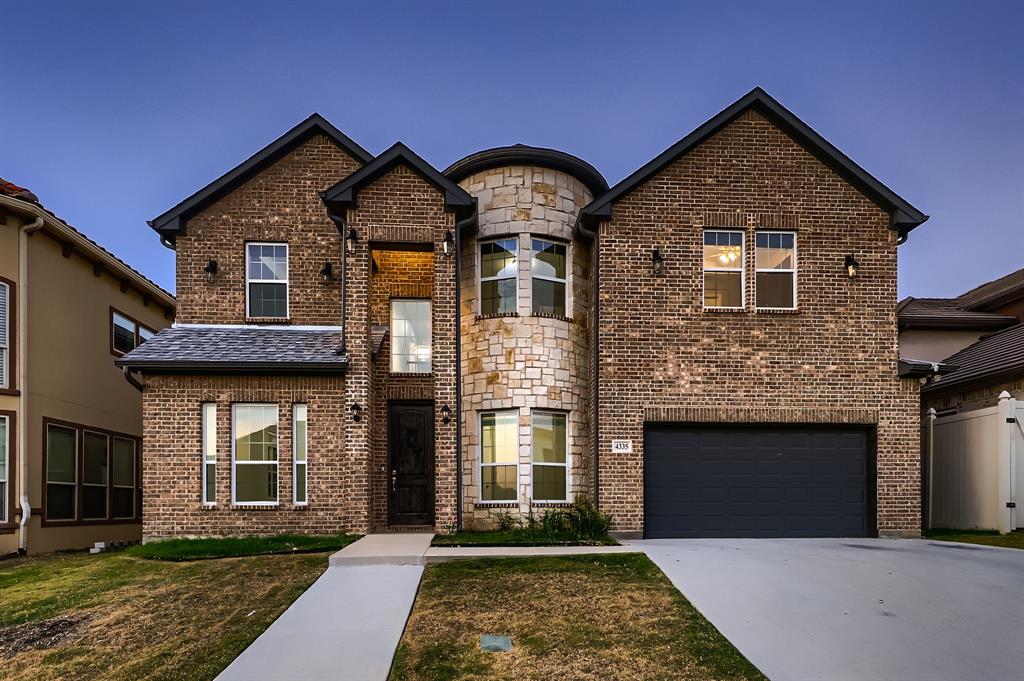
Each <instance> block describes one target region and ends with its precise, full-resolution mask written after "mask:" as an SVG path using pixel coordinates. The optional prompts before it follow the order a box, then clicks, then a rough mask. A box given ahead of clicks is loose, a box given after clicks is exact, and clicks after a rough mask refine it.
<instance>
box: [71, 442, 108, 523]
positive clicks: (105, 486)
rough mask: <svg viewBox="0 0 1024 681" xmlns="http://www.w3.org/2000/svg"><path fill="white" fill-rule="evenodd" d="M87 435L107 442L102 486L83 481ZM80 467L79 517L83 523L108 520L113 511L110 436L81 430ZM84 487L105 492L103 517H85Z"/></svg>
mask: <svg viewBox="0 0 1024 681" xmlns="http://www.w3.org/2000/svg"><path fill="white" fill-rule="evenodd" d="M87 435H99V436H101V437H103V438H104V439H105V440H106V441H107V481H106V482H104V483H102V484H100V483H96V482H86V481H85V437H86V436H87ZM76 444H77V443H76ZM81 466H82V470H81V475H82V497H83V498H82V517H81V519H82V520H83V521H86V520H109V519H110V512H111V511H112V510H113V509H111V508H110V474H111V467H110V436H109V435H107V434H106V433H101V432H99V431H96V430H91V429H89V428H83V429H82V461H81ZM86 487H102V488H103V489H105V490H106V491H107V493H106V497H107V500H106V503H105V504H104V508H106V511H107V512H106V514H105V515H103V516H91V515H86V514H85V488H86Z"/></svg>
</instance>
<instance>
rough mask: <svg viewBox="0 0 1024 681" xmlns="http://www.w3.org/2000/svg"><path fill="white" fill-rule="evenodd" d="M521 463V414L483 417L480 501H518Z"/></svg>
mask: <svg viewBox="0 0 1024 681" xmlns="http://www.w3.org/2000/svg"><path fill="white" fill-rule="evenodd" d="M518 463H519V414H518V413H516V412H514V411H499V412H490V413H484V414H481V415H480V500H481V501H515V500H516V492H517V483H516V471H517V469H518V467H519V466H518Z"/></svg>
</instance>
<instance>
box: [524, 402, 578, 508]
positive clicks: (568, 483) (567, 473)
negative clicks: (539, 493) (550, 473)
mask: <svg viewBox="0 0 1024 681" xmlns="http://www.w3.org/2000/svg"><path fill="white" fill-rule="evenodd" d="M534 414H556V415H558V416H562V417H564V418H565V463H547V462H538V461H535V460H534V458H533V445H534V437H533V416H534ZM569 441H570V437H569V414H568V413H566V412H564V411H555V410H551V409H536V410H531V411H530V499H531V500H533V501H535V502H538V503H542V504H545V503H565V502H567V501H569V500H570V499H571V498H572V493H571V491H570V488H571V487H572V480H571V479H570V471H571V470H572V468H571V466H570V463H571V460H572V455H571V454H570V453H569ZM534 466H551V467H552V468H554V467H556V466H560V467H562V468H564V469H565V498H564V499H538V498H537V497H536V495H534V493H533V482H534V478H533V467H534Z"/></svg>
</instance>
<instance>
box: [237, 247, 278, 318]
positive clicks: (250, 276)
mask: <svg viewBox="0 0 1024 681" xmlns="http://www.w3.org/2000/svg"><path fill="white" fill-rule="evenodd" d="M245 287H246V293H245V294H246V300H247V302H246V310H247V312H246V315H247V316H249V317H254V318H280V319H286V318H287V317H288V244H265V243H253V244H246V245H245Z"/></svg>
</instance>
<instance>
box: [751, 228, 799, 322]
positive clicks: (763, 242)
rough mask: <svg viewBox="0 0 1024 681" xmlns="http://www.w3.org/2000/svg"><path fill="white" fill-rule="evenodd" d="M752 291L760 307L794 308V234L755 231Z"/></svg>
mask: <svg viewBox="0 0 1024 681" xmlns="http://www.w3.org/2000/svg"><path fill="white" fill-rule="evenodd" d="M754 239H755V246H756V252H755V254H754V255H755V261H756V262H755V269H756V272H755V278H754V290H755V297H756V305H757V307H759V308H769V309H784V310H791V309H793V308H795V307H796V234H795V233H793V232H757V234H756V235H755V236H754Z"/></svg>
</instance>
